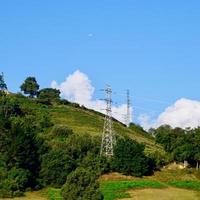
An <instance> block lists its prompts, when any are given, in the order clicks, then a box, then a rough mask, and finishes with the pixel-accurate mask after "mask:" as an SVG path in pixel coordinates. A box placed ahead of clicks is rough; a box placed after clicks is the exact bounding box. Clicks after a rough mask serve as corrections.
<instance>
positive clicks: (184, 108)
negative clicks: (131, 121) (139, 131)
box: [139, 98, 200, 129]
mask: <svg viewBox="0 0 200 200" xmlns="http://www.w3.org/2000/svg"><path fill="white" fill-rule="evenodd" d="M139 121H140V124H141V125H142V126H143V127H144V128H145V129H148V128H150V127H159V126H161V125H164V124H169V125H170V126H172V127H173V128H175V127H181V128H187V127H191V128H195V127H198V126H200V102H199V101H194V100H190V99H186V98H182V99H179V100H177V101H176V102H175V103H174V104H173V105H171V106H169V107H168V108H166V110H165V111H164V112H163V113H161V114H160V115H159V116H158V118H157V119H156V120H155V121H154V122H152V121H151V120H150V117H149V116H146V118H145V117H144V118H142V117H140V118H139Z"/></svg>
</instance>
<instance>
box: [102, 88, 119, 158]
mask: <svg viewBox="0 0 200 200" xmlns="http://www.w3.org/2000/svg"><path fill="white" fill-rule="evenodd" d="M105 95H106V98H105V102H106V115H105V119H104V128H103V135H102V142H101V152H100V154H101V156H107V157H110V156H113V147H114V145H115V143H116V139H115V134H114V132H113V127H112V89H111V87H110V86H109V85H107V86H106V88H105Z"/></svg>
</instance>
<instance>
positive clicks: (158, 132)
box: [150, 125, 200, 169]
mask: <svg viewBox="0 0 200 200" xmlns="http://www.w3.org/2000/svg"><path fill="white" fill-rule="evenodd" d="M150 133H151V134H152V135H153V136H154V137H155V139H156V142H157V143H159V144H161V145H162V146H163V147H164V149H165V151H166V152H167V153H168V161H169V162H172V161H176V162H184V161H187V162H188V163H189V164H190V165H191V166H192V167H196V169H199V162H200V127H198V128H195V129H190V128H187V129H182V128H172V127H170V126H169V125H164V126H161V127H159V128H157V129H151V130H150Z"/></svg>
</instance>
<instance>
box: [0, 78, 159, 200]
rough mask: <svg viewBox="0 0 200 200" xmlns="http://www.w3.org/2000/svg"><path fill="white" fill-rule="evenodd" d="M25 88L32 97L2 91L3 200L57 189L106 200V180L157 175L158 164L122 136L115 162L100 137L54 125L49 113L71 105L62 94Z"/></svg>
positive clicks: (84, 199) (28, 84)
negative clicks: (102, 180)
mask: <svg viewBox="0 0 200 200" xmlns="http://www.w3.org/2000/svg"><path fill="white" fill-rule="evenodd" d="M1 80H2V79H1ZM0 82H1V81H0ZM4 86H5V85H4ZM6 88H7V87H6ZM20 88H21V89H22V91H23V92H24V94H26V95H29V97H26V96H24V95H22V94H10V95H7V93H6V92H5V90H3V89H2V90H1V91H0V197H14V196H21V195H23V193H24V192H25V191H27V190H35V189H40V188H43V187H47V186H53V187H59V188H62V196H63V197H64V199H66V200H77V199H78V200H88V199H91V200H101V199H103V196H102V194H101V191H100V189H99V183H98V178H99V176H100V175H101V174H104V173H108V172H113V171H115V172H116V171H117V172H121V173H123V174H126V175H132V176H139V177H141V176H143V175H150V174H152V173H153V171H154V169H155V168H156V166H155V161H154V159H152V158H149V157H147V156H146V155H145V154H144V149H145V146H144V145H143V144H139V143H137V142H136V141H134V140H131V139H129V138H122V137H121V136H118V137H117V144H116V145H115V147H114V156H113V157H112V158H106V157H101V156H100V146H101V137H100V136H94V137H91V136H90V135H88V134H79V133H74V132H73V131H72V130H71V129H70V128H68V127H67V126H65V125H57V124H53V123H52V119H51V115H50V114H49V110H48V108H49V107H53V106H54V105H55V104H56V105H60V104H68V103H69V102H68V101H67V100H62V99H60V96H59V95H60V91H58V90H56V89H51V88H46V89H41V90H39V84H38V83H37V81H36V79H35V78H34V77H28V78H27V79H26V80H25V82H24V83H23V84H22V86H21V87H20ZM70 105H72V106H76V104H75V105H73V104H70Z"/></svg>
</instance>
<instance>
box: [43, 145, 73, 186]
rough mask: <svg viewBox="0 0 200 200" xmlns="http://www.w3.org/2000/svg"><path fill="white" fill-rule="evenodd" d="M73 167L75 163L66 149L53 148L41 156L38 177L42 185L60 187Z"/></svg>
mask: <svg viewBox="0 0 200 200" xmlns="http://www.w3.org/2000/svg"><path fill="white" fill-rule="evenodd" d="M75 169H76V163H75V161H74V160H72V158H71V157H70V156H69V155H68V153H67V151H66V149H63V148H58V149H53V150H51V151H50V152H48V153H46V154H45V155H43V156H42V164H41V171H40V177H41V178H42V179H43V180H44V185H52V186H56V187H60V186H62V185H63V184H64V183H65V181H66V178H67V175H68V174H69V173H70V172H71V171H73V170H75Z"/></svg>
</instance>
